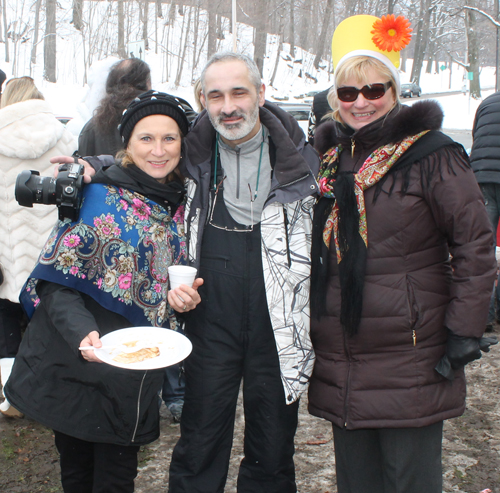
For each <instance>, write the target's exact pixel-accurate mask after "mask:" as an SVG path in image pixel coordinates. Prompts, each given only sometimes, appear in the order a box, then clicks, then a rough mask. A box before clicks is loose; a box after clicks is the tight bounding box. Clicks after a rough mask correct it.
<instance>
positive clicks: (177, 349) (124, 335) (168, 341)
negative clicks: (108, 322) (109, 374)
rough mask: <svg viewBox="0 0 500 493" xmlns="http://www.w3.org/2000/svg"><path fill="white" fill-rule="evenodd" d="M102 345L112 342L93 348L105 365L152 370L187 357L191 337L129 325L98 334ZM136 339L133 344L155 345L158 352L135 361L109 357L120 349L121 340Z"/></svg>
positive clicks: (153, 328)
mask: <svg viewBox="0 0 500 493" xmlns="http://www.w3.org/2000/svg"><path fill="white" fill-rule="evenodd" d="M101 341H102V345H103V346H114V345H116V347H115V348H110V349H94V352H95V355H96V356H97V357H98V358H99V359H100V360H102V361H103V362H104V363H108V365H113V366H117V367H118V368H126V369H128V370H154V369H156V368H165V367H167V366H171V365H174V364H175V363H179V361H182V360H183V359H185V358H187V356H189V354H190V353H191V350H192V349H193V346H192V344H191V341H190V340H189V339H188V338H187V337H186V336H184V335H182V334H180V333H179V332H175V331H174V330H171V329H162V328H160V327H130V328H128V329H120V330H115V331H114V332H110V333H109V334H106V335H105V336H103V337H102V338H101ZM134 341H137V344H136V346H137V347H138V348H141V347H157V348H158V349H159V350H160V355H159V356H157V357H156V358H150V359H147V360H144V361H140V362H139V363H129V364H126V363H118V362H117V361H114V360H113V358H115V357H116V356H118V354H120V353H121V352H123V349H124V348H123V344H125V343H130V342H134Z"/></svg>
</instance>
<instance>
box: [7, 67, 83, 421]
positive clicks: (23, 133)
mask: <svg viewBox="0 0 500 493" xmlns="http://www.w3.org/2000/svg"><path fill="white" fill-rule="evenodd" d="M75 149H76V142H75V140H74V138H73V136H72V135H71V134H70V133H69V132H68V131H67V130H66V129H65V128H64V126H63V125H62V124H61V123H60V122H59V121H58V120H57V119H56V117H55V116H54V115H53V114H52V111H51V109H50V108H49V105H48V104H47V103H46V102H45V101H44V97H43V95H42V93H41V92H40V91H39V90H38V89H37V87H36V86H35V83H34V82H33V79H32V78H31V77H19V78H16V79H10V80H9V81H8V82H7V84H5V87H4V92H3V94H2V98H1V100H0V210H1V211H2V220H1V222H0V268H1V273H2V276H3V283H2V282H0V284H1V285H0V374H1V379H2V385H5V383H6V382H7V379H8V378H9V375H10V372H11V369H12V365H13V363H14V357H15V355H16V354H17V350H18V348H19V344H20V342H21V331H22V330H23V329H24V327H25V325H26V321H25V317H24V315H23V311H22V309H21V305H20V304H19V293H20V291H21V288H22V287H23V284H24V283H25V281H26V278H27V277H28V275H29V273H30V272H31V270H32V269H33V267H34V265H35V262H36V260H37V258H38V255H39V253H40V250H41V249H42V247H43V245H44V243H45V241H46V239H47V236H48V235H49V233H50V231H51V229H52V228H53V227H54V224H55V223H56V220H57V211H56V208H55V207H46V206H37V207H35V208H33V209H26V208H23V207H19V206H18V205H17V202H16V200H15V197H14V187H15V183H16V177H17V175H18V174H19V173H20V172H22V171H25V170H36V171H39V172H40V173H44V172H50V171H51V170H52V166H53V165H52V164H51V163H50V158H52V157H54V156H58V155H59V154H61V153H64V154H69V155H71V154H72V153H73V151H74V150H75ZM0 411H1V412H2V413H3V414H4V415H5V416H21V414H20V413H19V412H18V411H17V410H16V409H15V408H14V407H12V406H11V405H10V404H9V402H8V401H7V400H5V401H4V402H2V403H1V404H0Z"/></svg>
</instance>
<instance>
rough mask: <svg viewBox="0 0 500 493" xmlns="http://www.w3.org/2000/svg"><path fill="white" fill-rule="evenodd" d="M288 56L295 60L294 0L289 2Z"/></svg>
mask: <svg viewBox="0 0 500 493" xmlns="http://www.w3.org/2000/svg"><path fill="white" fill-rule="evenodd" d="M290 56H291V57H292V58H295V0H290Z"/></svg>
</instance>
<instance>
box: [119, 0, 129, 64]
mask: <svg viewBox="0 0 500 493" xmlns="http://www.w3.org/2000/svg"><path fill="white" fill-rule="evenodd" d="M117 6H118V56H119V57H120V58H127V50H126V49H125V15H124V13H123V0H118V2H117Z"/></svg>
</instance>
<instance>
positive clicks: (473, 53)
mask: <svg viewBox="0 0 500 493" xmlns="http://www.w3.org/2000/svg"><path fill="white" fill-rule="evenodd" d="M475 3H476V2H475V0H469V1H468V4H469V6H470V7H475V6H476V5H475ZM465 19H466V33H467V45H468V55H469V62H468V63H469V67H468V71H469V72H472V80H471V81H470V86H469V89H470V95H471V97H473V98H474V99H480V98H481V86H480V84H479V43H478V39H477V23H476V13H475V12H474V11H473V10H469V9H467V10H466V13H465Z"/></svg>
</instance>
